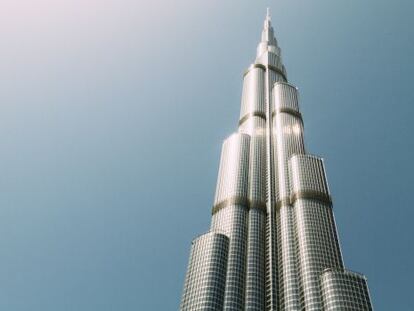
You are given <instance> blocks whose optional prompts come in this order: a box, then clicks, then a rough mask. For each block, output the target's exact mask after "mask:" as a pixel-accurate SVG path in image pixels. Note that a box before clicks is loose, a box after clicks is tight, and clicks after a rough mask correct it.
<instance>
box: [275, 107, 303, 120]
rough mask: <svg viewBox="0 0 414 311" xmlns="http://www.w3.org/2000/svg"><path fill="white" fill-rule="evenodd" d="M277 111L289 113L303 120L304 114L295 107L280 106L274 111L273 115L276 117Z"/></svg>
mask: <svg viewBox="0 0 414 311" xmlns="http://www.w3.org/2000/svg"><path fill="white" fill-rule="evenodd" d="M277 113H288V114H290V115H292V116H294V117H297V118H299V119H300V120H302V114H301V113H300V112H299V111H296V110H295V109H292V108H287V107H282V108H278V109H276V110H275V111H273V112H272V117H274V116H275V115H276V114H277Z"/></svg>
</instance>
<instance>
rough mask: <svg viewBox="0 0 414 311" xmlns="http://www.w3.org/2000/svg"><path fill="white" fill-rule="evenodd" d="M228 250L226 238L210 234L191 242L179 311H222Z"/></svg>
mask: <svg viewBox="0 0 414 311" xmlns="http://www.w3.org/2000/svg"><path fill="white" fill-rule="evenodd" d="M228 248H229V238H228V237H227V236H226V235H224V234H220V233H215V232H209V233H206V234H204V235H202V236H200V237H198V238H196V239H195V240H194V241H193V243H192V246H191V254H190V262H189V264H188V270H187V276H186V279H185V284H184V292H183V297H182V300H181V308H180V309H181V310H183V311H207V310H208V311H213V310H214V311H221V310H223V302H224V286H225V284H226V270H227V253H228Z"/></svg>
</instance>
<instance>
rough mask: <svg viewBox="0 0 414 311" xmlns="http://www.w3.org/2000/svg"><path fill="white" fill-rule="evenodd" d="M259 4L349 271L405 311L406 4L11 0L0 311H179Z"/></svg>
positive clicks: (4, 8)
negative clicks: (323, 171)
mask: <svg viewBox="0 0 414 311" xmlns="http://www.w3.org/2000/svg"><path fill="white" fill-rule="evenodd" d="M266 7H270V8H271V12H272V20H273V25H274V27H275V31H276V35H277V38H278V41H279V45H280V46H281V48H282V53H283V56H284V63H285V65H286V67H287V70H288V77H289V80H290V82H291V83H293V84H295V85H296V86H298V88H299V90H300V94H301V109H302V113H303V117H304V122H305V139H306V143H307V149H308V151H309V152H311V153H314V154H318V155H321V156H323V157H324V158H325V161H326V166H327V174H328V179H329V182H330V187H331V191H332V194H333V198H334V212H335V216H336V221H337V225H338V229H339V235H340V240H341V244H342V250H343V253H344V259H345V264H346V266H347V267H348V268H350V269H352V270H356V271H361V272H363V273H364V274H366V275H367V277H368V281H369V286H370V290H371V294H372V299H373V302H374V307H375V309H376V310H401V311H403V310H407V311H408V310H413V309H414V303H413V301H412V299H411V297H410V295H411V289H412V279H413V278H414V269H413V267H412V262H413V261H414V259H413V257H414V256H413V255H414V247H413V242H412V237H413V234H414V230H413V226H412V219H413V217H414V209H413V208H412V198H411V197H412V193H413V192H414V186H413V184H414V183H413V181H414V180H413V179H414V177H413V176H414V165H413V162H412V159H413V158H414V144H413V138H412V133H413V131H414V124H413V122H412V115H413V113H414V108H413V103H414V93H413V87H412V85H413V78H412V73H413V72H414V63H413V60H412V56H413V55H414V40H413V37H414V20H413V19H412V13H413V12H414V2H413V1H410V0H406V1H404V0H397V1H384V0H375V1H374V0H366V1H357V0H347V1H328V0H314V1H305V0H301V1H300V0H291V1H287V0H280V1H254V2H253V1H237V3H236V2H235V1H227V0H222V1H216V0H211V1H202V2H201V1H190V0H175V1H167V0H164V1H132V0H117V1H115V0H105V1H101V0H100V1H98V0H89V1H80V0H73V1H64V0H60V1H59V0H57V1H52V0H44V1H42V0H38V1H30V0H27V1H24V0H17V1H16V0H14V1H11V0H6V1H3V2H2V4H1V5H0V8H1V9H0V37H1V38H2V40H1V43H0V44H1V49H0V68H1V70H0V81H1V83H0V116H1V122H0V143H1V146H2V148H1V150H2V152H0V172H1V177H0V276H1V277H0V288H1V290H0V310H8V311H23V310H31V311H33V310H36V311H37V310H39V311H40V310H41V311H48V310H51V311H52V310H53V311H56V310H62V311H66V310H76V311H83V310H85V311H86V310H88V311H93V310H99V311H110V310H124V311H128V310H174V309H177V308H178V305H179V300H180V295H181V290H182V284H183V279H184V274H185V268H186V265H187V260H188V254H189V248H190V242H191V239H192V238H193V237H194V236H196V235H198V234H201V233H203V232H205V231H206V230H207V229H208V226H209V221H210V210H211V204H212V200H213V194H214V190H215V181H216V175H217V169H218V161H219V155H220V148H221V143H222V140H223V139H224V138H225V137H226V136H228V135H229V134H231V133H232V132H233V131H234V130H235V129H236V125H237V121H238V120H237V118H238V114H239V108H240V96H241V86H242V73H243V71H244V69H245V68H247V66H248V65H249V64H250V63H251V62H252V61H253V59H254V55H255V48H256V45H257V43H258V40H259V37H260V31H261V27H262V22H263V18H264V15H265V11H266Z"/></svg>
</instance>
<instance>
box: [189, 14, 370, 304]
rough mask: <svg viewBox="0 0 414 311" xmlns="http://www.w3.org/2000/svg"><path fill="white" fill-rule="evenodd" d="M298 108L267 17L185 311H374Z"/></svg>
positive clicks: (196, 252)
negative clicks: (345, 256) (353, 267)
mask: <svg viewBox="0 0 414 311" xmlns="http://www.w3.org/2000/svg"><path fill="white" fill-rule="evenodd" d="M298 98H299V96H298V91H297V89H296V87H294V86H293V85H291V84H289V83H288V82H287V75H286V70H285V67H284V65H283V63H282V59H281V51H280V48H279V46H278V44H277V40H276V38H275V36H274V30H273V28H272V25H271V18H270V14H269V11H268V12H267V15H266V18H265V21H264V26H263V31H262V35H261V41H260V43H259V45H258V47H257V55H256V59H255V61H254V62H253V64H251V65H250V66H249V68H248V69H247V70H246V71H245V73H244V77H243V91H242V100H241V111H240V118H239V124H238V130H237V132H235V133H234V134H232V135H231V136H230V137H228V138H227V139H226V140H225V141H224V143H223V148H222V153H221V160H220V166H219V173H218V181H217V188H216V195H215V198H214V204H213V208H212V222H211V228H210V231H209V232H208V233H206V234H204V235H202V236H200V237H198V238H196V239H195V240H194V241H193V246H192V251H191V256H190V263H189V267H188V271H187V276H186V281H185V286H184V293H183V299H182V302H181V310H183V311H184V310H185V311H190V310H191V311H194V310H200V311H201V310H203V311H204V310H205V311H207V310H209V311H212V310H214V311H219V310H220V311H221V310H225V311H264V310H269V311H285V310H286V311H288V310H289V311H294V310H306V311H308V310H315V311H316V310H372V306H371V302H370V298H369V292H368V287H367V283H366V279H365V277H363V276H362V275H360V274H357V273H354V272H350V271H347V270H346V269H345V268H344V264H343V260H342V255H341V250H340V246H339V241H338V236H337V230H336V225H335V220H334V216H333V213H332V200H331V196H330V192H329V188H328V184H327V179H326V174H325V168H324V163H323V160H322V159H321V158H319V157H317V156H313V155H310V154H307V153H306V151H305V144H304V137H303V133H304V127H303V119H302V115H301V113H300V110H299V100H298Z"/></svg>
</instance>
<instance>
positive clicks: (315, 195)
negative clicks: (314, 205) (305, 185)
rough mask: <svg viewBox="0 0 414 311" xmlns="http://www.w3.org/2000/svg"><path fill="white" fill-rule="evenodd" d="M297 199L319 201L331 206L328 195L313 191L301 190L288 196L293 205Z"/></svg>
mask: <svg viewBox="0 0 414 311" xmlns="http://www.w3.org/2000/svg"><path fill="white" fill-rule="evenodd" d="M299 199H310V200H316V201H320V202H322V203H326V204H329V205H331V204H332V199H331V196H330V195H329V194H327V193H324V192H321V191H315V190H302V191H297V192H295V193H292V194H291V195H290V201H291V203H292V204H294V203H295V202H296V201H297V200H299Z"/></svg>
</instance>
